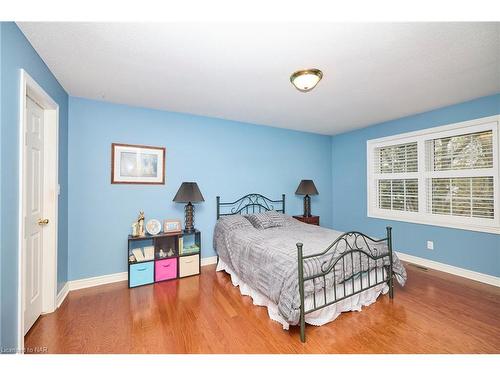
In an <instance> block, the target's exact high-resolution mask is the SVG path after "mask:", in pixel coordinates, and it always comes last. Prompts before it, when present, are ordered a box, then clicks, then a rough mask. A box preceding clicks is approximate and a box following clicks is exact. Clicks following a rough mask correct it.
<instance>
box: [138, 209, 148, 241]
mask: <svg viewBox="0 0 500 375" xmlns="http://www.w3.org/2000/svg"><path fill="white" fill-rule="evenodd" d="M137 225H138V226H139V236H140V237H144V236H145V235H146V232H145V231H144V211H139V216H138V217H137Z"/></svg>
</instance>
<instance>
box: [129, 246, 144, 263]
mask: <svg viewBox="0 0 500 375" xmlns="http://www.w3.org/2000/svg"><path fill="white" fill-rule="evenodd" d="M132 254H134V257H135V260H136V262H142V261H143V260H145V258H144V254H143V253H142V249H141V248H137V249H133V250H132Z"/></svg>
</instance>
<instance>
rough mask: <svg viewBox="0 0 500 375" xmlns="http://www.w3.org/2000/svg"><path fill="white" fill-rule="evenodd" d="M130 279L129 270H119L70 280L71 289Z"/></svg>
mask: <svg viewBox="0 0 500 375" xmlns="http://www.w3.org/2000/svg"><path fill="white" fill-rule="evenodd" d="M124 280H128V272H118V273H112V274H109V275H102V276H96V277H89V278H87V279H80V280H71V281H68V284H69V290H70V291H71V290H78V289H84V288H91V287H93V286H99V285H104V284H111V283H116V282H118V281H124Z"/></svg>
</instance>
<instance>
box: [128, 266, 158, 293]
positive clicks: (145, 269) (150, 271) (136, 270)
mask: <svg viewBox="0 0 500 375" xmlns="http://www.w3.org/2000/svg"><path fill="white" fill-rule="evenodd" d="M129 267H130V274H129V277H130V279H129V281H128V285H129V287H130V288H133V287H134V286H139V285H144V284H151V283H152V282H153V281H154V262H144V263H139V264H131V265H130V266H129Z"/></svg>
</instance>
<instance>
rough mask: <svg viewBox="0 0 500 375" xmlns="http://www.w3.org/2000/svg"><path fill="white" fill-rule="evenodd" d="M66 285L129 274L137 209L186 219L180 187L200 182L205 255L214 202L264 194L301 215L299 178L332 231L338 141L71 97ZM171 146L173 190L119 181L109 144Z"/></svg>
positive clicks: (168, 184) (199, 217) (169, 185)
mask: <svg viewBox="0 0 500 375" xmlns="http://www.w3.org/2000/svg"><path fill="white" fill-rule="evenodd" d="M69 106H70V115H69V124H70V129H69V189H70V192H71V194H70V201H69V249H70V252H69V279H70V280H74V279H80V278H86V277H91V276H98V275H105V274H110V273H115V272H123V271H126V266H127V258H126V254H127V253H126V246H127V242H126V238H127V235H128V234H129V232H130V225H131V224H132V222H133V221H134V220H135V219H136V216H137V213H138V211H139V210H144V211H145V215H146V220H147V219H151V218H157V219H165V218H180V219H182V218H183V216H184V213H183V209H184V207H183V205H182V204H175V203H173V202H172V199H173V197H174V195H175V193H176V191H177V189H178V188H179V186H180V184H181V182H182V181H196V182H197V183H198V185H199V187H200V189H201V191H202V193H203V196H204V197H205V202H204V203H201V204H197V205H196V217H195V219H196V227H197V228H198V229H200V230H201V231H202V256H203V257H209V256H213V255H214V251H213V247H212V231H213V227H214V224H215V220H216V217H215V215H216V204H215V197H216V196H217V195H220V196H221V197H222V198H223V199H227V200H234V199H236V198H238V197H240V196H241V195H243V194H247V193H252V192H259V193H263V194H265V195H266V196H268V197H270V198H280V197H281V194H282V193H284V194H286V199H287V201H286V203H287V212H288V213H291V214H299V213H301V212H302V199H301V197H299V196H295V194H294V193H295V189H296V188H297V185H298V184H299V182H300V180H301V179H304V178H310V179H313V180H314V182H315V184H316V186H317V188H318V190H319V193H320V195H318V196H315V197H313V198H312V205H313V212H314V213H316V214H319V215H321V222H322V224H323V225H325V226H330V225H331V204H332V200H331V197H332V191H331V185H332V175H331V171H332V165H331V158H330V155H331V137H329V136H322V135H316V134H310V133H303V132H296V131H291V130H283V129H277V128H271V127H265V126H256V125H249V124H244V123H238V122H233V121H225V120H220V119H214V118H207V117H200V116H191V115H184V114H177V113H170V112H163V111H155V110H149V109H141V108H134V107H129V106H124V105H116V104H110V103H105V102H99V101H92V100H86V99H80V98H73V97H71V98H70V105H69ZM113 142H119V143H131V144H143V145H154V146H165V147H166V149H167V156H166V184H165V185H160V186H158V185H156V186H147V185H137V186H134V185H112V184H111V183H110V174H111V172H110V164H111V143H113Z"/></svg>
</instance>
